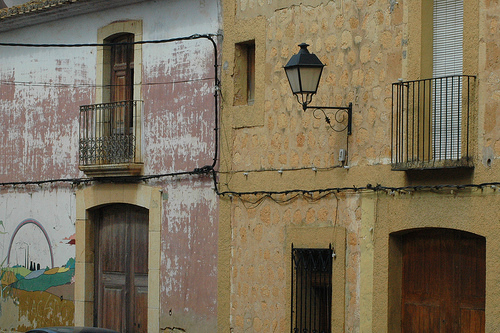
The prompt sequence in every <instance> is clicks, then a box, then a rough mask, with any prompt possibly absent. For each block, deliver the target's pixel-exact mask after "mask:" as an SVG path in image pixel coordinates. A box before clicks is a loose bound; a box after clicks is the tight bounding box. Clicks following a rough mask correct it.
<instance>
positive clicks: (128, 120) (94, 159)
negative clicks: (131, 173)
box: [80, 101, 142, 167]
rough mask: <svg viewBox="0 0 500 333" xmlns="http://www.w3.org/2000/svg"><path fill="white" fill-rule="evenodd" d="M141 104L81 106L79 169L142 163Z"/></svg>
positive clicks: (138, 102) (128, 102)
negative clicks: (140, 137) (140, 143)
mask: <svg viewBox="0 0 500 333" xmlns="http://www.w3.org/2000/svg"><path fill="white" fill-rule="evenodd" d="M141 105H142V104H141V102H140V101H122V102H115V103H103V104H94V105H84V106H81V107H80V167H86V166H103V165H116V164H128V163H139V162H141V161H140V153H139V152H140V147H139V146H138V140H139V135H140V125H141V124H140V117H139V115H140V114H141V112H140V109H139V108H140V107H141Z"/></svg>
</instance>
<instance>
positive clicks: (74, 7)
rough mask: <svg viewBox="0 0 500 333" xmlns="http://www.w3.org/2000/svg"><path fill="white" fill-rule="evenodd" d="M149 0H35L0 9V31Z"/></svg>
mask: <svg viewBox="0 0 500 333" xmlns="http://www.w3.org/2000/svg"><path fill="white" fill-rule="evenodd" d="M0 1H2V0H0ZM144 1H149V0H35V1H30V2H28V3H25V4H22V5H19V6H13V7H9V8H4V9H0V32H3V31H9V30H15V29H19V28H24V27H29V26H33V25H37V24H41V23H45V22H50V21H55V20H59V19H63V18H68V17H73V16H78V15H83V14H88V13H92V12H98V11H103V10H106V9H110V8H114V7H122V6H128V5H131V4H135V3H139V2H144ZM0 8H1V7H0Z"/></svg>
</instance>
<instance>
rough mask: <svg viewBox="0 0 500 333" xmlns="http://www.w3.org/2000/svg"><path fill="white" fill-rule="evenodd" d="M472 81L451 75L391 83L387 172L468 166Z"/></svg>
mask: <svg viewBox="0 0 500 333" xmlns="http://www.w3.org/2000/svg"><path fill="white" fill-rule="evenodd" d="M475 80H476V77H475V76H469V75H456V76H447V77H440V78H432V79H425V80H416V81H406V82H402V81H401V82H397V83H393V85H392V117H391V160H392V169H393V170H411V169H436V168H451V167H472V158H471V147H470V136H471V130H472V128H471V127H472V124H471V122H472V121H471V117H472V115H473V110H474V107H475Z"/></svg>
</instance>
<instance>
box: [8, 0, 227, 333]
mask: <svg viewBox="0 0 500 333" xmlns="http://www.w3.org/2000/svg"><path fill="white" fill-rule="evenodd" d="M173 13H175V14H173ZM219 15H220V13H219V5H218V2H217V1H205V0H200V1H198V0H192V1H191V0H190V1H180V0H177V1H160V2H157V1H150V2H143V3H140V4H138V5H132V6H125V7H121V8H116V9H112V10H106V11H102V12H99V13H92V14H89V15H84V16H75V17H71V18H67V19H59V20H57V21H52V22H48V23H44V24H39V25H36V26H32V27H27V28H24V29H17V30H13V31H7V32H3V33H2V36H1V39H2V42H13V43H37V44H40V43H41V44H45V43H57V44H75V43H95V42H96V40H97V38H98V29H99V28H102V27H104V26H107V25H109V24H110V23H112V22H116V21H125V20H139V21H142V25H143V29H142V30H143V34H142V40H159V39H170V38H176V37H184V36H189V35H192V34H216V33H217V32H218V30H219ZM0 24H8V22H5V23H2V22H0ZM214 52H215V51H214V48H213V46H212V43H211V42H210V41H208V40H206V39H199V40H189V41H179V42H174V43H165V44H145V45H143V46H142V54H141V55H142V64H136V68H142V72H141V80H140V82H137V85H136V86H135V88H136V89H139V90H140V96H141V99H142V100H143V101H144V103H143V109H142V110H143V114H142V117H143V118H142V119H143V123H142V136H143V137H142V147H143V151H142V153H143V154H142V156H143V163H144V169H143V173H144V174H145V175H155V174H168V173H176V172H186V171H187V172H189V171H193V170H194V169H195V168H201V167H203V166H205V165H212V163H213V160H214V156H215V131H214V128H215V127H216V121H215V110H214V108H215V101H214V93H215V83H214V76H215V75H214V68H215V67H214V65H215V63H214V61H215V60H214V59H215V54H214ZM97 55H98V53H97V51H96V48H95V47H84V48H53V47H52V48H50V47H49V48H27V47H2V50H1V53H0V59H1V60H0V128H1V129H2V130H3V131H4V134H5V135H2V136H1V138H0V150H1V151H2V158H1V159H0V183H2V187H1V189H0V191H1V192H0V221H2V223H3V227H2V225H0V233H1V234H0V239H3V240H1V241H0V243H1V244H0V256H1V258H0V261H3V259H4V258H6V251H7V249H8V247H9V238H8V237H11V236H12V234H13V232H14V230H15V228H16V227H18V226H19V224H20V223H22V222H23V221H27V220H30V221H31V220H33V221H36V222H39V224H40V225H41V226H43V227H44V228H45V230H46V231H47V234H49V238H50V240H51V250H52V251H53V253H54V258H55V259H54V263H55V264H54V265H55V267H59V268H61V270H64V269H65V268H69V272H70V273H71V276H70V281H69V284H68V286H69V289H67V290H66V289H65V290H63V291H60V290H52V289H53V288H52V289H51V290H48V287H47V288H44V289H43V293H46V294H41V295H42V296H33V294H28V291H26V292H25V291H24V290H20V291H17V290H14V289H13V291H12V292H7V291H6V292H4V293H3V295H2V303H1V306H2V307H1V312H0V329H5V330H14V331H16V330H19V331H23V330H24V329H27V328H31V327H37V326H48V325H64V324H68V325H71V324H73V317H74V311H75V309H74V305H73V293H74V291H73V288H74V287H73V284H72V283H73V282H74V279H75V278H78V276H75V277H74V275H75V273H74V271H75V267H74V261H73V262H68V260H70V259H71V258H72V259H74V257H75V253H74V249H73V245H67V244H66V243H67V242H71V240H72V239H73V241H72V242H73V244H74V234H75V232H76V230H75V209H76V208H75V197H74V194H75V192H76V191H83V190H84V189H85V188H86V187H89V186H93V185H95V184H97V183H94V184H85V185H83V184H82V185H80V186H79V187H72V186H71V184H65V183H55V184H50V185H42V186H38V185H23V184H19V185H16V186H12V185H8V186H5V185H3V183H8V182H23V181H38V180H50V179H68V178H82V177H85V175H84V174H83V172H80V171H79V170H78V144H79V143H78V139H79V137H78V134H79V106H80V105H86V104H92V103H96V96H97V93H96V87H95V84H96V75H98V74H99V73H97V71H96V68H97V67H98V66H96V63H97V61H99V59H97ZM139 65H141V66H139ZM146 183H148V184H147V185H149V186H153V187H155V188H159V189H161V190H162V191H163V195H162V198H163V200H162V201H163V202H162V205H161V208H160V210H159V211H160V212H161V213H160V215H159V217H158V218H160V219H161V223H160V225H161V238H158V239H157V240H156V241H157V242H159V243H160V244H158V247H159V248H161V253H160V254H158V256H159V257H160V259H161V262H160V266H159V276H158V279H159V280H160V281H159V283H158V285H159V289H158V290H151V291H150V293H151V295H152V298H156V299H160V302H161V303H160V307H159V309H156V310H157V313H156V314H155V316H156V318H157V323H156V327H158V326H160V327H162V328H165V329H166V327H172V326H175V327H183V328H184V329H187V330H194V331H197V332H213V331H215V330H216V315H217V312H216V309H217V293H216V284H217V232H218V229H217V225H218V222H217V214H218V204H217V196H216V194H215V193H214V191H213V189H212V187H213V181H212V180H211V179H210V178H205V177H204V176H193V177H191V176H184V177H180V178H175V177H163V178H162V177H159V178H153V179H152V180H149V181H146ZM117 191H118V192H119V191H120V190H119V186H117ZM118 192H117V193H118ZM118 194H120V193H118ZM111 195H112V196H113V194H111ZM116 197H119V195H117V196H116ZM4 232H5V234H4ZM40 233H41V234H43V232H41V231H40V227H36V226H35V224H34V223H27V225H26V226H23V227H22V228H21V229H20V231H19V232H18V233H17V236H16V243H15V244H16V246H17V247H19V251H21V252H22V249H24V248H26V247H27V245H26V244H25V243H26V242H28V245H29V246H30V248H32V249H34V250H33V251H32V250H30V258H31V259H32V260H33V261H35V262H36V263H40V264H41V269H45V266H46V262H47V260H48V259H47V256H46V255H45V254H46V253H45V252H47V251H48V249H49V248H48V245H46V244H45V243H46V242H45V240H44V241H41V240H40V237H39V236H40V235H39V234H40ZM72 237H73V238H72ZM18 238H19V239H18ZM65 238H69V239H68V240H66V239H65ZM77 238H78V237H77ZM81 239H82V241H86V240H85V238H81ZM27 240H28V241H27ZM35 240H37V241H35ZM39 240H40V241H39ZM61 242H62V243H61ZM23 244H24V245H23ZM38 250H40V251H38ZM19 251H17V252H19ZM17 252H15V256H16V260H17V261H14V260H11V261H10V263H9V264H7V261H4V262H3V264H2V267H3V268H5V269H7V270H6V271H5V272H7V273H5V274H3V275H2V285H3V287H5V286H7V285H10V284H11V283H13V281H14V280H13V278H12V276H14V277H15V276H16V275H15V273H18V272H17V271H16V272H15V273H10V271H9V269H10V270H12V269H13V266H14V265H16V264H17V263H18V261H19V263H20V264H21V265H23V266H24V265H25V261H24V257H23V258H20V257H19V256H20V255H19V254H18V253H17ZM13 253H14V252H13ZM42 253H44V255H42ZM37 254H39V257H38V256H37V257H36V258H35V256H36V255H37ZM71 263H72V264H73V266H72V267H69V266H71ZM48 266H49V268H52V267H50V265H48ZM8 267H10V268H8ZM28 268H29V267H28ZM65 272H66V271H65ZM65 272H62V273H64V274H69V273H65ZM80 272H81V271H80ZM21 273H22V275H23V276H24V275H27V274H25V273H27V272H26V271H25V270H23V271H22V272H21ZM45 273H46V272H45ZM86 273H88V272H85V273H84V274H86ZM82 278H83V276H82ZM49 287H50V286H49ZM29 292H32V291H29ZM36 292H38V291H36ZM47 295H52V296H54V295H55V296H57V297H60V296H61V295H64V297H62V298H60V299H59V298H58V300H60V301H59V303H61V304H59V303H58V304H56V302H55V301H53V300H52V299H49V298H50V297H52V296H47ZM43 297H45V298H43ZM47 297H49V298H47ZM42 298H43V299H44V300H46V301H47V304H49V306H47V307H45V308H43V309H40V306H38V305H36V304H35V303H36V302H35V301H36V300H37V299H42ZM29 299H32V300H33V302H35V303H29V302H28V300H29ZM63 302H65V303H64V304H63ZM44 304H45V303H44ZM68 309H69V310H68ZM37 316H39V317H37ZM41 317H46V319H44V320H41Z"/></svg>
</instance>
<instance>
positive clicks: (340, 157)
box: [339, 149, 346, 162]
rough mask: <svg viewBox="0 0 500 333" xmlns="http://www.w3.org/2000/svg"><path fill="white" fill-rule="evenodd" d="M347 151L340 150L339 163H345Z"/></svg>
mask: <svg viewBox="0 0 500 333" xmlns="http://www.w3.org/2000/svg"><path fill="white" fill-rule="evenodd" d="M345 155H346V153H345V149H340V150H339V162H345Z"/></svg>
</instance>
